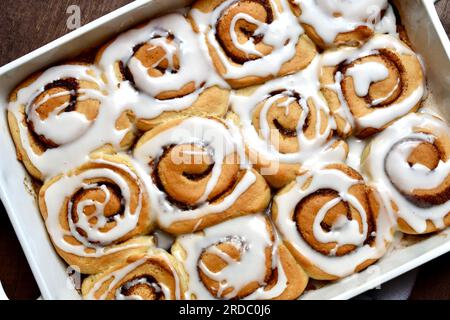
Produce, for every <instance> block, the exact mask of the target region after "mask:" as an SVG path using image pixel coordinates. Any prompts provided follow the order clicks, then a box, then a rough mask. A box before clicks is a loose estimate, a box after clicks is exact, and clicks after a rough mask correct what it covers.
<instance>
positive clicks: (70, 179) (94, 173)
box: [44, 160, 143, 257]
mask: <svg viewBox="0 0 450 320" xmlns="http://www.w3.org/2000/svg"><path fill="white" fill-rule="evenodd" d="M92 162H93V163H100V164H107V165H112V166H114V167H116V168H118V169H119V170H120V171H121V172H120V173H118V172H115V171H114V170H112V169H110V168H107V167H105V168H92V169H88V170H85V171H83V172H81V173H79V174H76V175H75V174H72V175H62V176H61V177H60V178H59V179H58V180H56V181H55V182H54V183H53V184H51V185H50V186H49V187H48V189H47V190H46V192H45V195H44V201H45V205H46V209H47V219H46V220H45V224H46V227H47V230H48V233H49V235H50V237H51V238H52V241H53V243H54V244H55V246H57V247H58V248H59V249H61V250H63V251H64V252H67V253H71V254H74V255H77V256H81V257H101V256H103V255H106V254H111V253H113V252H116V251H120V250H125V249H128V248H130V247H133V245H126V246H121V247H108V245H110V244H111V243H112V242H114V241H115V240H117V239H120V238H121V237H123V236H125V235H126V234H127V233H129V232H131V231H132V230H133V229H134V228H135V227H136V226H137V223H138V221H139V216H140V214H141V208H142V196H143V194H142V193H139V194H138V195H137V197H138V198H137V204H136V208H135V210H134V211H132V210H131V208H130V198H131V194H130V192H131V191H130V188H129V186H128V184H127V181H126V180H125V178H124V177H123V176H122V175H123V174H125V175H127V176H128V177H129V178H131V179H135V180H136V181H137V183H138V185H139V186H140V187H142V186H141V185H140V182H139V179H138V177H137V176H136V174H135V173H134V172H133V171H131V170H130V169H129V168H128V167H127V166H125V165H121V164H117V163H112V162H109V161H106V160H92ZM97 178H105V179H108V181H112V182H114V184H115V185H117V187H118V188H119V189H120V191H121V196H122V204H123V205H124V211H123V214H121V215H116V216H114V221H115V222H116V226H115V227H114V228H112V229H110V230H108V231H105V230H102V229H101V228H102V227H104V226H105V225H106V223H107V222H108V220H107V219H106V217H105V216H103V209H104V208H105V205H106V204H107V203H108V200H109V199H110V193H109V192H108V190H107V189H106V187H105V186H104V185H102V184H101V183H99V184H87V183H86V182H85V181H86V180H89V179H97ZM82 188H83V189H92V188H101V190H103V192H104V193H105V201H104V202H103V203H101V202H96V201H92V200H85V201H81V202H80V203H79V204H78V206H77V208H76V210H77V215H78V220H77V222H75V221H73V218H72V214H71V212H72V203H71V202H69V205H68V206H67V209H66V208H64V201H65V200H66V199H68V198H69V199H70V198H71V197H72V196H73V195H74V194H75V193H76V192H77V191H78V190H79V189H82ZM86 206H95V209H96V210H95V212H93V213H92V214H89V216H87V215H86V214H85V213H84V212H83V209H84V208H85V207H86ZM61 210H67V212H68V214H67V219H68V222H69V230H68V231H67V230H64V229H63V228H62V227H61V225H60V213H61ZM94 217H95V218H96V219H97V222H96V223H95V225H93V224H91V223H90V222H89V221H90V220H91V219H93V218H94ZM91 221H92V220H91ZM78 228H80V229H82V230H83V231H84V233H85V235H84V236H82V235H81V234H80V233H79V232H78V231H77V230H78ZM66 236H69V237H74V238H76V239H77V240H78V241H79V242H80V243H81V244H72V243H69V242H68V241H66V240H65V237H66ZM86 248H90V249H91V251H90V252H86Z"/></svg>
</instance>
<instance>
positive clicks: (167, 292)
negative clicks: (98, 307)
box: [86, 249, 182, 300]
mask: <svg viewBox="0 0 450 320" xmlns="http://www.w3.org/2000/svg"><path fill="white" fill-rule="evenodd" d="M166 255H167V253H165V252H164V251H163V250H160V249H152V250H151V251H149V252H148V254H147V255H146V256H145V257H143V258H141V259H139V260H137V261H135V262H133V263H130V264H128V265H126V266H125V267H123V268H120V269H117V270H115V271H113V272H110V273H108V274H106V275H105V276H104V277H103V278H101V279H99V280H98V281H97V282H96V283H95V284H94V286H93V287H92V289H91V290H90V291H89V292H88V293H87V294H86V299H88V300H94V299H98V300H104V299H106V297H107V296H108V294H109V293H110V292H111V290H112V289H113V288H114V287H115V286H117V284H119V283H120V282H121V281H123V279H124V278H125V277H126V276H127V275H128V274H130V273H131V272H133V271H134V270H136V269H137V268H139V267H141V266H142V265H144V264H146V263H149V262H148V260H149V259H152V258H155V257H156V258H158V259H163V260H164V261H165V262H166V264H167V266H169V267H170V269H171V272H172V276H173V278H174V280H175V292H174V293H173V292H172V291H171V289H170V288H169V287H168V286H166V285H165V284H163V283H158V284H157V285H156V284H153V283H148V282H147V280H146V279H143V278H138V279H134V280H132V281H130V282H127V283H124V284H122V286H120V287H119V288H117V290H116V292H115V299H116V300H142V297H141V296H137V295H132V296H125V295H123V294H122V293H121V292H120V291H121V289H122V287H123V286H125V285H128V286H129V287H132V286H133V285H136V284H140V283H146V284H148V285H151V286H152V287H153V288H154V289H155V291H156V292H162V294H163V296H164V298H165V299H169V298H170V297H171V296H172V295H174V296H175V298H176V299H177V300H179V299H181V298H182V293H181V288H180V279H179V276H178V273H177V272H176V270H175V268H174V267H173V266H172V264H171V262H170V260H169V259H167V257H166ZM150 263H151V262H150ZM111 279H112V281H110V283H109V284H108V287H107V289H106V290H105V292H104V293H103V294H102V295H101V296H100V297H97V298H96V297H95V294H96V292H97V291H98V290H99V289H100V288H101V287H102V286H103V285H104V284H105V282H106V281H109V280H111Z"/></svg>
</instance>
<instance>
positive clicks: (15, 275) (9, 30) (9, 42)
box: [0, 0, 450, 299]
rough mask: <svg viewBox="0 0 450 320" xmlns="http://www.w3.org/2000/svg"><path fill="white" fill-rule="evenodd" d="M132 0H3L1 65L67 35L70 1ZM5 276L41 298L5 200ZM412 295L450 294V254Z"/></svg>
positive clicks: (0, 244) (111, 4)
mask: <svg viewBox="0 0 450 320" xmlns="http://www.w3.org/2000/svg"><path fill="white" fill-rule="evenodd" d="M129 2H131V1H130V0H96V1H92V0H47V1H35V0H1V4H0V12H1V16H0V46H1V49H0V50H1V51H0V65H4V64H6V63H8V62H10V61H12V60H14V59H16V58H18V57H20V56H22V55H24V54H26V53H28V52H30V51H32V50H34V49H36V48H39V47H41V46H42V45H44V44H46V43H48V42H50V41H52V40H54V39H56V38H58V37H60V36H62V35H64V34H66V33H67V32H69V31H70V30H68V28H67V26H66V21H67V18H68V14H67V13H66V10H67V7H68V6H69V5H78V6H80V8H81V18H82V21H81V22H82V24H86V23H87V22H89V21H92V20H94V19H96V18H98V17H100V16H102V15H104V14H106V13H108V12H110V11H112V10H114V9H116V8H119V7H121V6H123V5H125V4H127V3H129ZM437 8H438V11H439V15H440V17H441V19H442V20H443V24H444V27H445V28H446V31H447V34H450V1H449V0H442V1H440V2H439V3H438V4H437ZM0 280H1V281H2V283H3V285H4V288H5V291H6V293H7V294H8V295H9V297H10V298H11V299H36V298H37V297H38V296H39V289H38V287H37V285H36V283H35V281H34V278H33V276H32V274H31V271H30V269H29V267H28V264H27V262H26V259H25V256H24V254H23V252H22V249H21V248H20V245H19V242H18V240H17V237H16V235H15V233H14V231H13V228H12V226H11V224H10V222H9V220H8V218H7V216H6V213H5V212H4V209H3V206H1V205H0ZM411 298H412V299H450V254H447V255H445V256H443V257H441V258H438V259H436V260H434V261H432V262H430V263H428V264H426V265H424V266H422V267H421V268H420V271H419V275H418V279H417V283H416V285H415V287H414V290H413V292H412V295H411Z"/></svg>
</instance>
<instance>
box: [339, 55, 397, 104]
mask: <svg viewBox="0 0 450 320" xmlns="http://www.w3.org/2000/svg"><path fill="white" fill-rule="evenodd" d="M346 74H347V75H348V76H350V77H352V78H353V83H354V85H355V91H356V94H357V95H358V97H365V96H366V95H367V94H368V93H369V88H370V85H371V84H372V83H375V82H378V81H381V80H385V79H386V78H387V77H388V76H389V70H388V69H387V68H386V67H385V66H384V65H383V64H381V63H378V62H367V63H361V64H356V65H354V66H353V67H351V68H349V69H348V70H347V73H346Z"/></svg>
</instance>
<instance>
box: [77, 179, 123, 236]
mask: <svg viewBox="0 0 450 320" xmlns="http://www.w3.org/2000/svg"><path fill="white" fill-rule="evenodd" d="M102 187H103V188H106V191H105V189H102ZM107 200H108V202H107V203H105V202H106V201H107ZM84 201H92V202H94V203H100V204H103V205H104V208H103V212H101V214H102V216H104V217H105V218H106V220H107V222H106V224H105V225H104V226H103V227H101V228H99V230H100V231H102V232H107V231H109V230H111V229H112V228H113V227H114V226H115V225H116V221H115V219H116V216H120V215H122V214H123V213H124V211H125V205H124V203H123V196H122V193H121V190H120V188H119V187H118V186H116V185H114V184H112V183H110V182H98V183H97V185H96V186H95V187H92V188H81V189H79V190H78V191H77V192H76V193H75V194H74V195H73V197H72V199H71V201H70V204H71V212H70V215H71V218H72V221H73V223H75V224H77V223H78V221H79V216H78V214H79V213H78V207H79V205H80V204H81V203H82V202H84ZM96 210H97V208H96V206H95V205H94V204H92V205H87V206H85V207H84V208H83V212H82V213H83V214H84V215H85V216H86V217H87V218H88V222H89V223H90V224H91V225H95V224H96V223H97V222H98V217H97V216H96V214H98V212H96ZM77 232H78V233H79V234H80V235H81V236H83V237H85V238H86V237H87V233H86V232H85V231H84V230H83V229H82V228H80V227H77ZM87 240H88V241H89V239H87ZM92 243H94V242H92Z"/></svg>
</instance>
